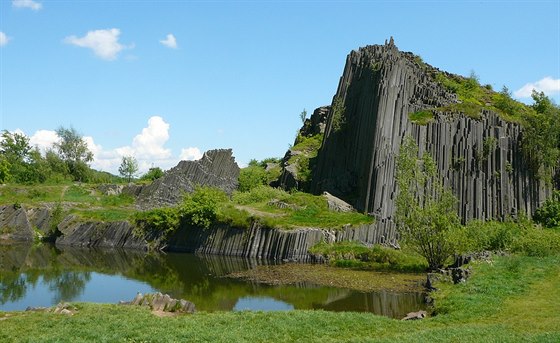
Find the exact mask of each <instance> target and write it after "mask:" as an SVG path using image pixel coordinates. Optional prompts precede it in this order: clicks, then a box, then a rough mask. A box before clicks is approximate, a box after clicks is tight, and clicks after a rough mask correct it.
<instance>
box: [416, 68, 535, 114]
mask: <svg viewBox="0 0 560 343" xmlns="http://www.w3.org/2000/svg"><path fill="white" fill-rule="evenodd" d="M435 81H436V82H438V83H439V84H441V85H442V86H443V87H444V88H445V89H447V90H448V91H450V92H452V93H455V94H457V98H458V100H459V102H457V103H453V104H449V105H447V106H443V107H438V108H430V109H426V110H422V111H418V112H414V113H410V114H409V118H410V120H411V121H412V122H413V123H415V124H418V125H426V124H428V123H430V122H431V121H432V120H433V117H434V114H433V113H434V112H440V113H441V112H443V113H446V112H447V113H448V112H451V113H462V114H463V115H465V116H467V117H470V118H472V119H475V120H480V119H481V118H482V112H483V111H484V110H488V111H493V112H496V113H497V114H498V115H499V116H500V117H501V118H502V119H504V120H505V121H508V122H513V123H518V124H523V123H524V121H525V120H524V118H525V117H526V116H531V115H534V111H533V109H531V108H530V107H529V106H527V105H525V104H523V103H520V102H518V101H515V100H513V99H512V98H511V96H510V95H509V91H508V90H507V89H504V90H503V91H502V92H495V91H493V90H492V88H491V87H489V86H482V85H480V84H479V82H478V79H477V76H476V75H474V74H472V75H471V76H469V77H462V76H459V75H453V74H447V73H442V72H438V73H437V74H436V76H435Z"/></svg>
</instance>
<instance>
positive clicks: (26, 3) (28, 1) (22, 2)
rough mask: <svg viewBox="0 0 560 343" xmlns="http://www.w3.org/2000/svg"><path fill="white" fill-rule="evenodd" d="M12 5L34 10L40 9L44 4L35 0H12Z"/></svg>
mask: <svg viewBox="0 0 560 343" xmlns="http://www.w3.org/2000/svg"><path fill="white" fill-rule="evenodd" d="M12 6H14V7H18V8H30V9H32V10H34V11H38V10H40V9H41V8H43V5H42V4H41V3H40V2H37V1H33V0H12Z"/></svg>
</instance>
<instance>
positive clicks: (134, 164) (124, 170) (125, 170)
mask: <svg viewBox="0 0 560 343" xmlns="http://www.w3.org/2000/svg"><path fill="white" fill-rule="evenodd" d="M137 172H138V161H136V158H134V156H123V158H122V161H121V165H120V167H119V173H120V174H121V175H122V176H123V177H126V178H127V181H128V182H130V180H131V179H132V177H133V176H134V175H135V174H136V173H137Z"/></svg>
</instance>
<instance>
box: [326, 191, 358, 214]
mask: <svg viewBox="0 0 560 343" xmlns="http://www.w3.org/2000/svg"><path fill="white" fill-rule="evenodd" d="M323 196H324V197H325V198H326V199H327V204H328V206H329V210H331V211H334V212H352V211H355V209H354V207H352V205H350V204H349V203H347V202H346V201H344V200H342V199H339V198H337V197H335V196H334V195H332V194H330V193H329V192H323Z"/></svg>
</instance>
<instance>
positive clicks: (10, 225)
mask: <svg viewBox="0 0 560 343" xmlns="http://www.w3.org/2000/svg"><path fill="white" fill-rule="evenodd" d="M33 237H34V233H33V228H32V227H31V224H30V223H29V218H28V217H27V212H26V211H25V208H23V207H22V206H21V205H17V204H13V205H4V206H0V240H7V241H28V242H31V241H33Z"/></svg>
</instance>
